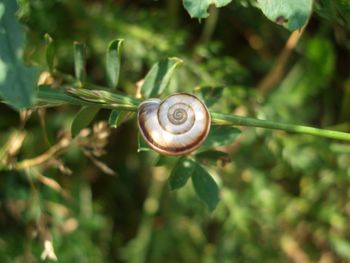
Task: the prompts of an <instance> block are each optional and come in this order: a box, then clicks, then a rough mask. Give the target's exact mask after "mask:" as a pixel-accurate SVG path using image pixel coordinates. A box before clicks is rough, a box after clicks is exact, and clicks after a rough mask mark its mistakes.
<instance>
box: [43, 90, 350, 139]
mask: <svg viewBox="0 0 350 263" xmlns="http://www.w3.org/2000/svg"><path fill="white" fill-rule="evenodd" d="M66 90H67V91H68V92H67V91H59V90H54V89H52V88H47V87H45V88H40V89H39V91H38V98H39V102H40V103H44V105H46V106H56V105H57V104H72V105H79V106H97V107H101V108H106V109H118V110H124V111H132V112H136V111H137V107H138V105H139V103H140V101H139V100H138V99H135V98H131V97H129V96H126V95H124V94H116V93H112V92H108V91H105V90H88V89H74V88H67V89H66ZM50 103H51V105H50ZM39 106H40V105H39ZM211 117H212V122H213V124H217V125H237V126H250V127H259V128H265V129H273V130H282V131H286V132H292V133H300V134H309V135H314V136H319V137H325V138H330V139H338V140H345V141H350V133H346V132H339V131H332V130H325V129H320V128H313V127H307V126H301V125H294V124H285V123H279V122H274V121H268V120H259V119H254V118H249V117H241V116H236V115H229V114H223V113H216V112H212V113H211Z"/></svg>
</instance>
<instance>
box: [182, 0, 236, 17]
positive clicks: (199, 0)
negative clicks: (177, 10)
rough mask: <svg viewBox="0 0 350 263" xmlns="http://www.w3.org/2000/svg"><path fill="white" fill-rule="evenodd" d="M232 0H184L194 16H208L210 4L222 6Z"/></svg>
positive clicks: (185, 5) (184, 3)
mask: <svg viewBox="0 0 350 263" xmlns="http://www.w3.org/2000/svg"><path fill="white" fill-rule="evenodd" d="M231 1H232V0H183V5H184V7H185V8H186V10H187V12H188V13H189V14H190V16H191V17H192V18H206V17H208V16H209V13H208V8H209V6H210V5H212V4H213V5H215V6H216V7H222V6H225V5H227V4H228V3H230V2H231Z"/></svg>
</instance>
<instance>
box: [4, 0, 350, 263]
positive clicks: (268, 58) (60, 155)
mask: <svg viewBox="0 0 350 263" xmlns="http://www.w3.org/2000/svg"><path fill="white" fill-rule="evenodd" d="M18 2H19V5H20V10H19V13H18V16H19V19H20V21H21V23H22V24H24V25H25V29H26V38H27V46H26V51H25V59H26V60H27V61H31V63H34V64H35V65H37V66H38V67H40V68H42V69H44V65H45V52H44V50H45V41H44V38H43V36H44V34H45V33H49V34H50V35H51V37H52V38H53V39H54V41H55V47H56V64H57V68H58V69H59V70H60V71H62V72H65V73H68V74H72V75H73V73H74V65H73V62H74V61H73V42H74V41H80V42H84V43H86V45H87V47H88V53H87V75H88V80H89V81H90V82H92V83H95V84H99V85H102V86H103V85H104V86H105V85H106V79H105V64H104V63H105V51H106V48H107V45H108V43H109V42H110V41H111V40H112V39H115V38H123V39H125V41H124V44H123V50H122V68H121V74H120V85H119V90H120V91H121V92H126V93H128V94H129V95H135V94H136V83H137V82H138V81H139V80H141V79H142V78H143V77H144V76H145V74H146V73H147V71H148V70H149V69H150V67H151V66H152V64H154V63H156V62H157V61H159V60H160V59H162V58H166V57H173V56H176V57H179V58H181V59H183V60H184V64H183V65H182V66H181V67H180V68H179V69H178V70H177V72H176V74H175V76H174V78H173V79H172V82H171V84H170V87H169V89H168V92H169V93H171V92H174V91H189V92H195V91H194V90H196V88H197V87H200V86H210V87H223V88H224V89H223V96H222V97H221V98H218V100H217V103H214V104H213V105H212V107H211V108H212V110H215V111H219V112H224V113H232V114H238V115H247V116H253V117H259V118H264V119H269V120H275V121H281V122H289V123H298V124H304V125H309V126H316V127H323V128H329V129H335V130H341V131H347V132H349V131H350V122H349V121H350V74H349V73H350V52H349V50H350V34H349V32H350V23H349V22H350V2H349V1H347V0H318V1H315V7H314V9H315V12H314V13H313V14H312V17H311V18H310V20H309V22H308V25H307V27H306V29H305V32H304V33H303V34H302V36H301V38H300V39H299V37H300V35H301V33H302V32H295V33H293V34H291V32H289V31H287V30H286V29H284V28H283V27H280V26H278V25H276V24H274V23H272V22H270V21H269V20H267V19H266V18H265V17H264V16H263V15H262V13H261V11H260V10H259V9H257V8H256V7H255V6H254V5H255V1H249V0H236V1H232V3H231V4H229V5H228V6H226V7H224V8H221V9H216V8H211V9H210V14H211V15H210V16H209V18H208V19H205V20H201V21H200V22H199V21H198V20H196V19H191V18H190V17H189V15H188V13H187V12H186V11H185V10H184V8H183V7H182V3H181V1H179V0H162V1H160V0H159V1H151V0H106V1H94V0H79V1H78V0H76V1H68V0H51V1H47V0H19V1H18ZM0 110H1V121H0V157H1V158H0V163H1V167H2V169H1V171H0V176H1V180H0V206H1V209H0V262H40V261H41V260H40V257H41V256H42V257H43V258H45V255H42V252H43V250H44V240H52V244H53V248H54V251H55V254H56V256H57V258H58V260H59V262H169V263H170V262H208V263H209V262H322V263H328V262H350V240H349V238H350V227H349V219H350V202H349V197H350V188H349V187H350V168H349V164H350V155H349V153H350V145H349V144H345V143H342V142H338V141H332V140H328V139H322V138H315V137H312V136H306V135H305V136H304V135H292V134H286V133H284V132H280V131H270V130H263V129H254V128H243V129H242V134H241V135H240V137H239V138H238V139H237V140H236V141H235V142H233V143H232V144H230V145H228V146H226V147H223V148H221V149H220V150H223V151H226V152H227V153H229V155H230V157H231V162H229V163H226V162H224V163H223V162H219V163H216V164H213V165H212V166H209V167H210V168H209V171H210V173H211V174H212V175H213V177H214V178H215V180H216V181H217V182H218V184H219V185H220V199H221V200H220V203H219V205H218V206H217V208H216V209H215V210H214V212H212V213H210V212H209V211H208V210H207V208H206V207H205V205H204V204H203V203H202V202H201V201H200V200H199V199H198V198H197V197H196V195H195V192H194V190H193V187H192V185H191V183H190V182H188V183H187V185H186V186H185V187H184V188H181V189H179V190H177V191H170V189H169V186H168V182H167V178H168V176H169V172H170V168H169V166H162V167H154V166H153V164H154V163H155V162H156V161H157V158H158V156H157V154H155V153H152V152H141V153H137V127H136V122H135V120H134V119H133V120H131V121H128V122H125V123H123V124H122V125H121V126H120V127H118V129H113V128H108V127H107V125H106V120H107V119H108V114H109V112H108V111H101V112H100V113H99V114H98V116H97V117H96V119H95V120H94V122H93V124H92V125H91V127H90V128H89V129H87V130H84V132H83V133H82V134H80V136H79V137H78V138H77V139H76V140H74V141H72V140H71V139H70V136H69V130H70V124H71V122H72V120H73V118H74V116H75V114H76V112H77V111H78V110H79V108H78V107H73V106H62V107H55V108H49V109H46V110H43V109H41V110H37V111H25V112H21V114H18V113H17V112H15V111H13V110H12V109H10V108H9V107H7V106H5V105H4V104H1V105H0ZM23 160H28V161H27V162H24V161H23ZM14 163H15V164H16V163H17V164H19V165H17V166H16V167H17V169H12V171H9V170H8V168H9V167H10V165H11V164H14ZM47 251H50V248H47V249H46V252H47ZM46 256H47V259H45V260H44V261H47V262H49V261H50V260H49V259H48V258H50V256H49V255H46ZM51 258H54V256H53V255H51Z"/></svg>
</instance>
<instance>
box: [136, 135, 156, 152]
mask: <svg viewBox="0 0 350 263" xmlns="http://www.w3.org/2000/svg"><path fill="white" fill-rule="evenodd" d="M137 142H138V143H137V146H138V147H137V152H148V151H150V150H152V148H151V147H149V145H148V144H147V142H145V140H144V139H143V137H142V136H141V134H138V136H137Z"/></svg>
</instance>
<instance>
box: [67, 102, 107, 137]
mask: <svg viewBox="0 0 350 263" xmlns="http://www.w3.org/2000/svg"><path fill="white" fill-rule="evenodd" d="M99 110H100V108H98V107H82V108H81V109H80V111H79V112H78V113H77V115H76V116H75V117H74V119H73V122H72V126H71V133H72V137H75V136H77V135H78V134H79V132H80V131H81V130H82V129H84V128H86V127H87V126H88V125H89V124H90V123H91V122H92V120H93V119H94V118H95V116H96V114H97V113H98V111H99Z"/></svg>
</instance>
